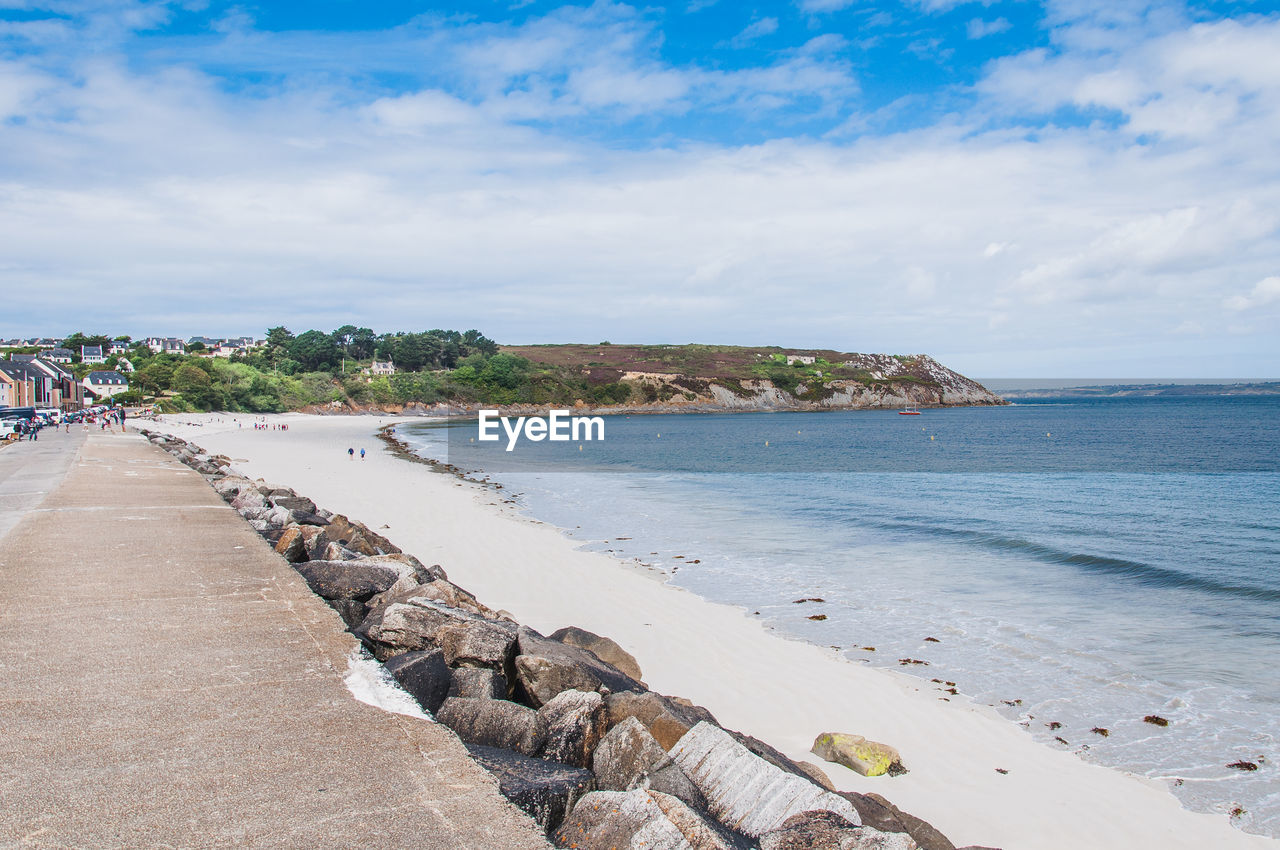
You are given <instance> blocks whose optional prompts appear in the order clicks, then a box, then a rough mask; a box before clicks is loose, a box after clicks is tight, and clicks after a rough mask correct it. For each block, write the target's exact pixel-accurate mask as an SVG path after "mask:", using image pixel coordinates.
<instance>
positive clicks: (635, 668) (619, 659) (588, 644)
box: [551, 626, 644, 682]
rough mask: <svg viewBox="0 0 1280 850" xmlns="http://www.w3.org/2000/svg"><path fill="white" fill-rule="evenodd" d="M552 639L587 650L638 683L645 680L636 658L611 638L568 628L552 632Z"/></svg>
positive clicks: (571, 627)
mask: <svg viewBox="0 0 1280 850" xmlns="http://www.w3.org/2000/svg"><path fill="white" fill-rule="evenodd" d="M551 639H552V640H558V641H560V642H561V643H563V644H567V645H568V646H576V647H577V648H578V649H585V650H586V651H587V652H590V653H591V654H592V655H594V656H596V657H597V658H599V659H600V660H601V661H603V662H605V663H606V664H612V665H613V666H614V667H616V668H618V669H619V670H621V671H622V672H623V673H625V674H627V675H628V676H630V677H631V678H632V679H635V680H636V681H637V682H639V681H640V680H641V679H643V678H644V675H643V674H642V673H641V672H640V665H639V664H638V663H636V659H635V656H633V655H632V654H631V653H629V652H627V651H626V650H625V649H623V648H622V647H621V646H618V644H617V643H616V642H615V641H613V640H611V639H610V638H607V637H601V636H600V635H598V634H596V633H594V632H589V631H587V630H586V629H580V628H578V627H576V626H567V627H566V628H563V629H556V630H555V631H554V632H552V633H551Z"/></svg>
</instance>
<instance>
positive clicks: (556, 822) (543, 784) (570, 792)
mask: <svg viewBox="0 0 1280 850" xmlns="http://www.w3.org/2000/svg"><path fill="white" fill-rule="evenodd" d="M467 750H468V751H469V752H470V753H471V757H472V758H474V759H475V760H476V761H477V762H479V763H480V766H481V767H483V768H484V769H485V770H487V771H489V772H490V773H492V774H493V776H494V778H496V779H497V780H498V790H499V791H501V792H502V796H504V797H506V798H507V799H508V800H510V801H511V802H512V803H514V804H515V805H516V806H517V807H519V808H520V809H522V810H524V812H525V813H527V814H528V815H529V816H530V817H531V818H533V819H534V821H536V822H537V824H538V826H540V827H542V828H543V829H544V830H546V831H547V832H552V831H554V830H555V829H556V828H557V827H558V826H560V823H561V822H562V821H563V820H564V816H565V815H566V814H567V813H568V812H569V811H571V810H572V809H573V806H574V804H575V803H576V802H577V801H578V800H579V799H581V798H582V796H583V795H585V794H589V793H590V792H591V791H593V790H595V777H594V776H592V775H591V771H589V770H583V769H581V768H577V767H570V766H569V765H567V764H558V763H556V762H552V761H545V760H543V759H536V758H529V757H528V756H524V755H521V754H520V753H517V752H513V751H511V750H503V749H496V748H493V747H482V746H477V745H474V744H468V745H467Z"/></svg>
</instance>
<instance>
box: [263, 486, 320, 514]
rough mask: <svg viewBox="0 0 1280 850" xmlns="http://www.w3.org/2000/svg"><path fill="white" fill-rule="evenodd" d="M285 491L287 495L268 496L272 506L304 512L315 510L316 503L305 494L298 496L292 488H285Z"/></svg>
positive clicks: (308, 512)
mask: <svg viewBox="0 0 1280 850" xmlns="http://www.w3.org/2000/svg"><path fill="white" fill-rule="evenodd" d="M285 492H286V493H287V494H288V495H283V496H271V497H270V502H271V505H272V507H277V508H284V509H285V510H286V511H299V512H301V513H304V514H313V513H315V512H316V503H315V502H313V501H311V500H310V499H308V498H307V497H306V496H299V495H297V494H296V493H294V492H293V491H292V490H287V491H285Z"/></svg>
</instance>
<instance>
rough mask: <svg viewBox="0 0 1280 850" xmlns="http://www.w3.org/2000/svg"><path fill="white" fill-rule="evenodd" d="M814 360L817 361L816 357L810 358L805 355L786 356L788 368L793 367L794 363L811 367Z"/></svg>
mask: <svg viewBox="0 0 1280 850" xmlns="http://www.w3.org/2000/svg"><path fill="white" fill-rule="evenodd" d="M816 360H817V358H816V357H810V356H808V355H806V354H788V355H787V365H788V366H794V365H795V364H796V363H803V364H804V365H806V366H812V365H813V364H814V361H816Z"/></svg>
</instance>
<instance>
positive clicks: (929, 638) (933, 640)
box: [924, 637, 942, 643]
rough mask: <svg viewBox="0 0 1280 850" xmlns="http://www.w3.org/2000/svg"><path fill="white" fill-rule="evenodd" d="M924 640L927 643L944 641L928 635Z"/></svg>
mask: <svg viewBox="0 0 1280 850" xmlns="http://www.w3.org/2000/svg"><path fill="white" fill-rule="evenodd" d="M924 642H925V643H942V641H940V640H938V639H937V638H936V637H927V638H925V639H924Z"/></svg>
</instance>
